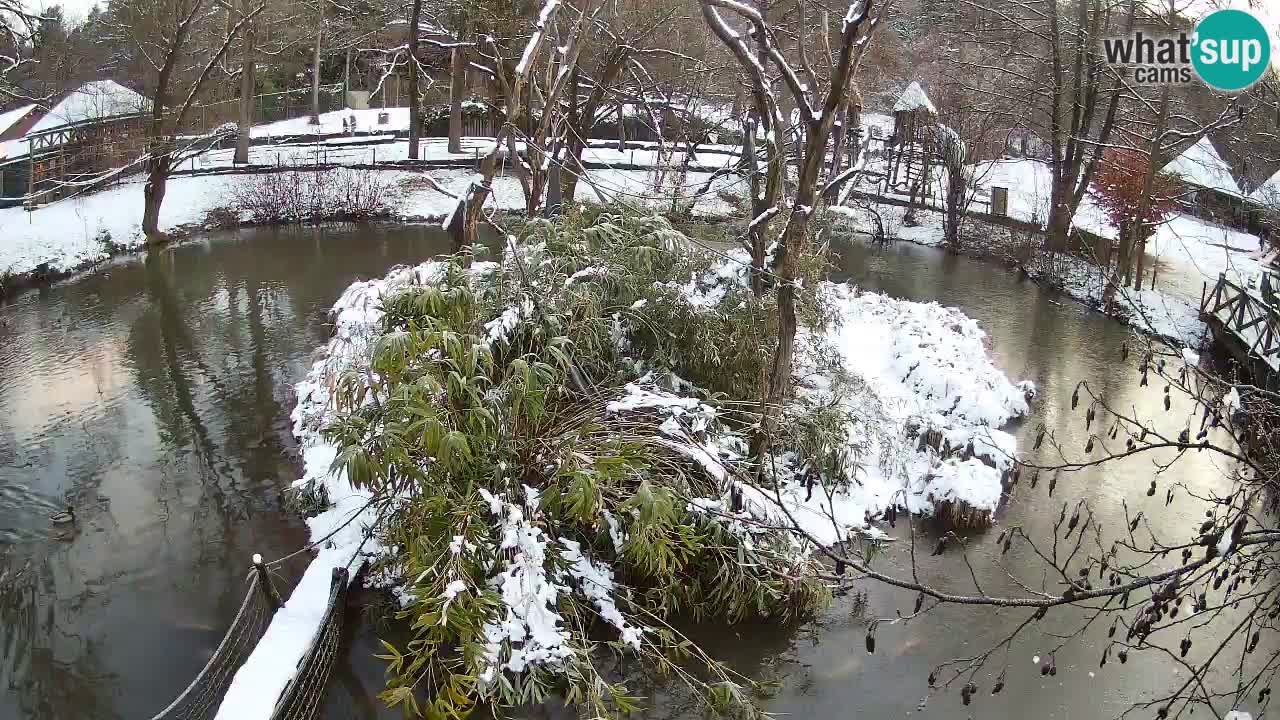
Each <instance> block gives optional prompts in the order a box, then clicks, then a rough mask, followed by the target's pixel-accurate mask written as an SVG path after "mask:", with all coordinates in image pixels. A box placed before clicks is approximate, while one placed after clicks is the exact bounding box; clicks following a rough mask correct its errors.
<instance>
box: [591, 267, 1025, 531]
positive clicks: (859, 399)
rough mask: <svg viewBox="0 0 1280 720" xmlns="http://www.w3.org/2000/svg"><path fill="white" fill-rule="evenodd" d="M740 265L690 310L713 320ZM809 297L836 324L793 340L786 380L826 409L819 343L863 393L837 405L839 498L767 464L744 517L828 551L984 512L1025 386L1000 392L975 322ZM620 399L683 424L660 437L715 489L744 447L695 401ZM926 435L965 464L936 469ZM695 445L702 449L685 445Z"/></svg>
mask: <svg viewBox="0 0 1280 720" xmlns="http://www.w3.org/2000/svg"><path fill="white" fill-rule="evenodd" d="M746 261H747V256H746V253H745V251H743V250H733V251H731V252H730V253H729V257H728V258H727V259H726V260H725V261H723V262H722V263H719V264H718V265H717V266H716V267H715V268H713V269H712V270H710V271H708V272H707V273H705V274H704V275H703V276H702V277H701V278H696V279H694V280H692V281H691V282H690V283H688V284H687V285H684V286H682V287H681V289H682V291H683V293H684V294H685V296H686V297H687V298H688V299H689V301H690V303H691V304H692V305H693V306H695V307H698V308H704V309H707V310H708V311H710V310H713V309H714V307H715V306H716V304H718V303H719V302H721V301H722V300H723V298H724V297H726V292H725V288H724V287H723V286H724V285H725V284H733V283H739V284H741V283H743V282H745V273H744V272H742V268H743V263H745V262H746ZM816 292H819V293H821V294H823V295H824V296H825V297H826V298H828V299H829V301H830V302H831V303H832V305H833V306H834V308H835V309H836V312H837V321H836V323H835V324H834V326H833V327H832V328H831V329H829V330H827V331H826V332H825V334H823V335H821V336H818V335H815V334H814V333H812V332H809V331H803V332H802V333H801V334H800V336H799V337H798V339H797V343H798V345H797V346H798V347H799V348H801V350H800V351H799V353H800V354H799V355H798V359H797V362H798V364H799V367H798V369H797V371H796V374H797V376H799V377H804V378H806V383H805V386H804V389H803V390H802V392H803V393H804V394H805V396H806V398H807V399H808V400H811V401H813V402H815V403H816V404H818V405H827V404H829V403H830V402H831V401H832V400H833V399H834V398H833V397H832V395H831V393H832V387H831V381H830V379H829V378H827V377H826V376H824V375H822V374H821V373H820V372H818V371H817V369H816V368H814V367H812V366H811V363H810V362H809V361H808V360H807V358H808V357H809V354H808V353H809V352H810V351H811V350H812V349H813V348H814V347H815V346H816V345H817V344H818V343H821V344H824V345H829V346H830V347H832V348H834V349H835V350H836V351H837V352H838V353H839V355H840V358H841V364H842V366H843V369H844V370H845V371H846V372H847V373H848V374H849V376H850V377H851V378H853V379H854V381H855V383H861V384H860V385H859V387H861V388H863V390H859V391H855V392H853V393H852V394H847V395H843V396H842V399H841V401H840V402H841V403H842V408H843V410H844V411H845V412H846V413H847V415H848V416H849V417H851V418H856V419H857V420H856V421H854V422H850V423H848V424H847V425H846V426H845V443H844V446H843V449H842V450H841V451H840V453H841V455H843V456H844V458H845V462H844V463H843V465H844V467H845V475H844V477H842V478H838V479H839V480H843V481H844V483H843V487H842V488H841V489H840V490H838V491H835V492H833V493H831V494H828V493H826V492H825V491H822V490H815V491H813V492H810V491H809V487H808V486H807V484H806V482H805V480H806V476H805V467H804V463H803V461H802V460H800V459H797V458H795V457H793V456H790V455H786V456H783V457H780V458H778V459H777V460H778V461H777V462H776V463H775V465H776V466H777V467H778V468H779V469H778V474H779V476H780V478H779V480H780V481H779V489H778V491H777V495H775V494H774V493H773V492H772V491H771V492H762V491H760V490H759V489H757V488H755V487H754V486H751V485H748V484H742V483H737V485H736V486H737V487H738V488H739V489H740V490H741V491H742V492H743V494H744V497H745V500H746V505H745V507H746V509H747V510H748V511H750V512H752V513H753V514H755V515H756V516H757V517H758V519H763V520H767V521H769V522H770V523H771V524H777V523H784V524H785V523H789V522H794V523H796V524H797V525H798V526H799V527H800V528H801V529H802V530H803V531H804V532H805V533H806V534H807V535H808V536H809V537H811V538H813V539H815V540H816V541H818V542H820V543H828V544H829V543H835V542H839V541H842V540H846V539H848V538H850V536H851V535H853V534H859V533H860V534H863V535H867V536H871V537H877V536H878V532H879V531H877V530H875V529H868V528H866V527H865V524H866V523H865V517H866V515H867V514H868V513H870V514H876V513H879V512H881V511H883V510H885V509H886V508H887V507H889V506H890V505H897V506H901V507H906V508H907V509H909V510H910V511H912V512H916V513H925V514H929V513H933V512H935V511H937V510H938V509H939V503H941V502H943V501H962V502H964V503H965V504H967V505H968V506H969V507H971V508H972V509H974V510H977V511H994V510H995V509H996V507H997V506H998V504H999V502H1000V498H1001V493H1002V490H1003V488H1002V485H1001V474H1002V472H1003V471H1004V470H1007V469H1009V468H1010V467H1011V464H1012V458H1013V457H1014V456H1015V454H1016V452H1017V441H1016V440H1015V439H1014V437H1013V436H1012V435H1010V434H1008V433H1006V432H1003V431H1002V430H1000V427H1001V426H1003V425H1004V424H1005V423H1007V422H1008V421H1009V420H1011V419H1013V418H1015V417H1019V416H1021V415H1024V414H1026V413H1027V411H1028V405H1027V401H1028V396H1030V395H1033V394H1034V391H1035V387H1034V385H1032V384H1031V383H1029V382H1028V383H1018V384H1015V383H1013V382H1011V381H1010V380H1009V379H1008V378H1007V377H1006V376H1005V375H1004V373H1003V372H1002V371H1001V370H1000V369H999V368H997V367H996V366H995V364H994V363H993V362H992V361H991V358H990V355H989V353H988V352H987V347H986V344H985V340H986V334H985V333H984V332H983V331H982V330H981V329H980V328H979V327H978V323H977V321H975V320H973V319H971V318H969V317H967V316H966V315H964V314H963V313H962V312H960V311H959V310H957V309H955V308H947V307H943V306H941V305H939V304H937V303H918V302H911V301H906V300H895V299H893V298H890V297H887V296H885V295H881V294H876V293H861V292H858V291H857V290H856V289H854V288H852V287H850V286H849V285H847V284H843V283H830V282H824V283H821V284H820V285H819V286H818V287H817V289H816ZM641 312H643V311H641ZM806 349H807V350H806ZM627 391H628V395H627V397H626V398H624V399H623V400H622V401H619V402H617V403H616V404H615V405H616V407H619V408H623V407H626V408H629V407H661V408H663V412H665V413H667V414H669V415H670V416H671V418H672V419H673V420H682V421H687V419H688V418H693V419H694V422H693V423H689V424H690V425H691V426H690V427H688V428H687V429H686V431H685V432H673V431H672V429H671V428H669V427H668V424H669V423H664V424H663V426H662V429H663V431H664V432H665V433H667V434H669V435H671V436H672V437H676V438H683V439H684V442H685V445H684V452H685V454H686V455H687V456H688V457H690V458H691V459H693V460H695V461H697V462H699V463H701V464H702V465H704V467H707V469H708V472H710V473H711V474H712V475H713V476H715V477H720V478H723V477H726V476H727V473H726V471H725V469H724V468H725V467H726V466H727V465H728V464H729V463H730V461H732V460H734V459H737V458H740V457H741V455H742V453H743V452H744V450H745V446H746V440H745V439H744V438H742V437H740V436H736V435H733V434H731V433H724V432H721V431H719V430H717V429H715V428H712V429H711V430H708V425H712V424H713V419H714V415H715V414H714V409H711V408H707V407H706V406H705V405H703V404H702V403H701V402H700V401H698V400H697V399H695V398H685V397H679V396H674V395H670V394H665V395H663V394H661V393H656V392H655V391H654V390H652V389H649V388H645V387H643V386H642V384H640V383H637V384H634V385H629V386H628V388H627ZM795 412H806V411H805V410H804V409H803V408H801V409H798V410H795ZM708 416H709V417H710V418H711V419H710V420H709V419H708ZM674 429H676V430H678V429H679V426H675V428H674ZM925 431H933V432H937V433H940V434H941V436H942V437H943V438H945V440H946V443H947V445H948V446H950V447H951V448H964V447H966V446H968V445H970V444H972V446H973V457H971V458H968V459H964V458H960V457H951V458H948V459H943V458H942V457H941V456H940V455H939V453H937V452H936V451H935V450H934V449H933V448H931V447H924V448H919V447H918V446H917V438H918V436H919V434H920V433H921V432H925ZM703 435H706V436H708V437H710V439H709V440H708V441H706V442H701V443H699V442H696V441H694V440H693V438H695V437H701V436H703ZM983 458H985V459H986V460H987V461H988V462H983ZM700 502H701V504H702V507H704V509H706V510H707V511H714V512H716V513H720V514H724V513H726V512H727V508H729V507H730V505H731V503H730V499H729V498H728V496H727V491H726V495H724V496H722V497H719V498H704V499H702V500H701V501H700Z"/></svg>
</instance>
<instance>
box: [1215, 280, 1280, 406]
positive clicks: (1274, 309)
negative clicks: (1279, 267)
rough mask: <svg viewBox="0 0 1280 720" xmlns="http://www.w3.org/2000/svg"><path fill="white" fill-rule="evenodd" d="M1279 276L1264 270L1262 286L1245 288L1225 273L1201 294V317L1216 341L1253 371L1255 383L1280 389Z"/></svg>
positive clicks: (1260, 284)
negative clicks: (1277, 294) (1277, 286)
mask: <svg viewBox="0 0 1280 720" xmlns="http://www.w3.org/2000/svg"><path fill="white" fill-rule="evenodd" d="M1278 281H1280V276H1276V277H1273V276H1272V274H1271V273H1265V274H1263V276H1262V281H1261V282H1260V283H1259V287H1257V288H1256V289H1255V288H1247V287H1242V286H1241V285H1239V284H1238V283H1236V282H1233V281H1232V280H1229V279H1227V276H1226V275H1225V274H1223V275H1219V276H1218V281H1217V282H1216V283H1215V284H1214V285H1213V286H1212V287H1210V286H1209V284H1208V283H1205V286H1204V290H1203V291H1202V292H1201V296H1200V318H1201V319H1202V320H1204V322H1205V323H1206V324H1207V325H1208V326H1209V329H1210V330H1212V331H1213V337H1214V340H1216V341H1217V343H1218V344H1219V345H1220V346H1222V347H1223V348H1225V349H1226V350H1227V352H1229V353H1231V356H1232V357H1233V358H1235V360H1236V361H1237V362H1239V363H1240V364H1241V365H1243V366H1244V367H1246V368H1248V369H1249V371H1250V372H1251V373H1252V374H1253V380H1254V383H1255V384H1257V385H1260V386H1264V387H1267V388H1269V389H1280V372H1278V371H1280V297H1277V296H1276V284H1277V282H1278Z"/></svg>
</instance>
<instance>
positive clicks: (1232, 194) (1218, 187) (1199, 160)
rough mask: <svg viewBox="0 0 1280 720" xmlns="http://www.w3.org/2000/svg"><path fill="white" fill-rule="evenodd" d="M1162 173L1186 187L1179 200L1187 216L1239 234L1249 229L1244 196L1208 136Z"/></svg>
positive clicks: (1228, 165) (1169, 164)
mask: <svg viewBox="0 0 1280 720" xmlns="http://www.w3.org/2000/svg"><path fill="white" fill-rule="evenodd" d="M1162 172H1165V173H1168V174H1170V175H1174V176H1177V177H1178V178H1180V179H1181V180H1182V182H1183V184H1184V185H1185V190H1184V191H1183V193H1182V196H1181V197H1180V198H1179V200H1180V204H1181V205H1182V209H1183V210H1184V211H1185V212H1186V213H1187V214H1189V215H1193V216H1195V217H1198V218H1200V219H1202V220H1209V221H1212V222H1217V223H1220V224H1223V225H1227V226H1230V227H1234V228H1238V229H1241V230H1245V229H1247V228H1248V226H1249V214H1250V213H1249V207H1248V204H1247V202H1246V200H1245V195H1244V192H1243V191H1241V190H1240V186H1239V184H1237V183H1236V178H1235V174H1234V172H1233V171H1232V169H1231V165H1230V164H1228V163H1227V161H1225V160H1223V159H1222V155H1220V154H1219V153H1218V150H1217V148H1215V147H1214V146H1213V142H1212V141H1211V140H1210V139H1209V138H1208V137H1207V136H1206V137H1202V138H1200V139H1199V140H1197V141H1196V143H1195V144H1194V145H1191V146H1190V147H1188V148H1187V149H1186V150H1183V151H1182V153H1181V154H1180V155H1178V156H1177V157H1175V158H1174V159H1173V160H1171V161H1169V163H1168V164H1166V165H1165V166H1164V168H1163V169H1162Z"/></svg>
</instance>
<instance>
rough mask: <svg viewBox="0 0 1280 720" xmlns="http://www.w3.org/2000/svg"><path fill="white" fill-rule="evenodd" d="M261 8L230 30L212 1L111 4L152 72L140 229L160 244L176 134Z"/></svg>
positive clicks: (176, 152)
mask: <svg viewBox="0 0 1280 720" xmlns="http://www.w3.org/2000/svg"><path fill="white" fill-rule="evenodd" d="M264 7H265V4H264V3H262V2H259V3H258V5H256V6H255V7H253V8H251V9H250V10H249V11H248V12H244V13H241V14H240V17H239V18H238V19H237V20H236V22H235V23H234V24H231V25H230V26H227V25H224V24H223V23H222V22H219V18H218V16H217V13H216V10H215V9H214V4H213V3H212V2H211V0H160V1H156V0H120V1H119V2H117V3H114V4H113V7H112V10H113V13H114V17H113V18H112V22H114V23H115V24H116V28H115V30H116V32H117V33H118V34H119V36H120V37H121V38H127V39H128V44H129V46H130V47H131V48H132V49H133V50H135V51H136V52H137V53H138V54H139V55H140V56H141V58H142V59H143V60H144V62H145V63H146V66H147V67H149V68H150V70H152V71H153V72H154V73H155V74H154V76H153V78H151V83H149V84H150V85H151V86H152V93H153V96H152V100H151V120H150V124H149V127H148V133H147V135H148V140H147V154H146V158H145V159H146V172H147V180H146V184H145V186H144V187H143V198H144V206H143V214H142V231H143V233H144V234H146V236H147V239H148V241H149V242H160V241H163V239H164V234H163V233H162V232H160V207H161V205H162V204H163V202H164V196H165V189H166V186H167V183H168V179H169V174H170V173H171V171H172V169H173V167H174V164H175V160H176V159H178V157H179V153H181V152H182V150H183V148H180V147H178V146H177V143H176V142H175V136H176V134H177V132H178V129H179V128H181V127H183V125H184V124H185V122H186V119H187V115H188V113H189V112H190V110H191V108H192V106H193V104H194V103H195V101H196V100H197V98H199V96H200V93H201V91H202V90H203V89H204V86H205V83H206V81H207V80H208V79H209V76H210V75H211V74H212V73H213V71H214V69H215V68H216V67H217V66H218V64H219V63H220V61H221V60H222V58H223V57H224V56H225V55H226V53H227V50H228V49H229V48H230V47H231V45H232V43H234V42H235V39H236V38H237V37H238V36H239V34H240V32H241V31H242V30H243V29H244V28H245V27H246V26H248V25H249V23H251V22H252V21H253V19H254V17H256V16H257V15H258V14H259V13H261V12H262V11H263V9H264Z"/></svg>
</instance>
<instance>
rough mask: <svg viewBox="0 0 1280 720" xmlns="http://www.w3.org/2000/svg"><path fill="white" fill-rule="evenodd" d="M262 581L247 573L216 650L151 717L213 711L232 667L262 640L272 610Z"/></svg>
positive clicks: (174, 719) (202, 719)
mask: <svg viewBox="0 0 1280 720" xmlns="http://www.w3.org/2000/svg"><path fill="white" fill-rule="evenodd" d="M264 582H265V581H264V580H263V577H262V576H261V575H260V574H259V573H258V572H257V571H252V572H250V573H249V576H248V578H247V579H246V584H247V585H248V590H247V592H245V596H244V602H242V603H241V604H240V611H239V612H237V613H236V617H235V619H234V620H232V621H231V626H230V627H229V628H228V629H227V633H226V635H224V636H223V637H222V642H221V643H220V644H219V645H218V648H217V650H215V651H214V653H213V656H212V657H210V658H209V662H207V663H205V666H204V668H202V669H201V670H200V673H199V674H198V675H196V677H195V679H194V680H192V681H191V684H190V685H188V686H187V688H186V689H185V690H183V691H182V694H181V695H179V696H178V697H177V699H176V700H174V701H173V702H172V703H170V704H169V706H168V707H166V708H165V709H163V710H161V711H160V712H159V713H156V715H155V716H153V717H152V719H151V720H208V719H211V718H213V716H214V715H215V714H217V712H218V705H219V704H220V703H221V702H222V696H223V695H224V694H225V693H226V691H227V688H228V687H229V686H230V685H231V680H232V678H234V677H235V674H236V670H238V669H239V668H240V665H241V664H242V663H244V660H245V658H247V657H249V653H251V652H253V648H254V646H256V645H257V644H258V641H259V640H261V639H262V636H263V634H264V633H265V632H266V630H267V625H268V624H269V623H270V621H271V616H272V615H273V614H274V613H275V605H274V604H273V603H272V598H273V597H276V596H275V591H274V589H273V588H271V587H270V585H269V583H268V584H264Z"/></svg>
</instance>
